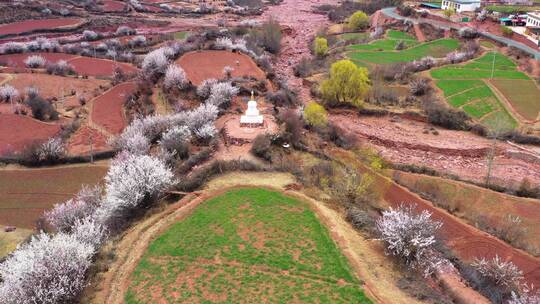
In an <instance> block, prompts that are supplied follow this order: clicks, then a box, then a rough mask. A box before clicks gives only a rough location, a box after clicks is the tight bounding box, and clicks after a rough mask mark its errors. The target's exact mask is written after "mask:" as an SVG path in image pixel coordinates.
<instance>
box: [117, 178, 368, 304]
mask: <svg viewBox="0 0 540 304" xmlns="http://www.w3.org/2000/svg"><path fill="white" fill-rule="evenodd" d="M129 283H130V287H129V290H128V293H127V294H126V299H125V300H126V302H127V303H158V302H175V303H206V302H230V303H241V302H244V301H245V299H250V300H251V301H252V302H256V303H261V302H271V303H286V302H304V303H308V302H309V303H315V302H329V303H371V301H370V300H369V299H367V298H366V296H365V295H364V293H363V291H362V289H361V288H360V283H359V281H358V279H357V278H356V277H355V276H354V275H353V274H352V272H351V269H350V268H349V266H348V264H347V260H346V259H345V257H344V256H343V255H342V254H341V253H340V252H339V250H338V248H337V246H336V244H335V243H334V242H333V241H332V239H331V238H330V235H329V233H328V231H327V230H326V229H325V228H324V227H323V226H322V225H321V223H320V222H319V221H318V219H317V217H316V216H315V214H314V213H313V212H312V211H311V210H310V209H309V206H308V205H307V204H305V203H303V202H300V201H298V200H295V199H293V198H290V197H286V196H284V195H282V194H279V193H277V192H273V191H270V190H264V189H255V188H253V189H237V190H230V191H228V192H226V193H225V194H223V195H221V196H218V197H215V198H212V199H210V200H208V201H206V202H205V203H203V204H202V205H200V206H199V207H197V209H196V210H195V211H194V212H193V214H192V215H191V216H190V217H188V218H187V219H185V220H182V221H180V222H178V223H176V224H174V225H173V226H172V227H171V228H169V229H168V230H167V231H165V232H164V233H163V234H162V235H161V236H159V237H158V238H157V239H155V240H154V241H153V242H152V243H151V244H150V245H149V247H148V249H147V252H146V253H145V255H144V256H143V258H142V260H141V261H140V262H139V264H138V266H137V267H136V269H135V271H134V272H133V273H132V275H131V279H130V282H129ZM149 290H151V291H152V292H148V291H149Z"/></svg>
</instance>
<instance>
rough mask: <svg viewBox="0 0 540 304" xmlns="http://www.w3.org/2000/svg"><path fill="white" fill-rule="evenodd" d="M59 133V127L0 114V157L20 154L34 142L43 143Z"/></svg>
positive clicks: (12, 115)
mask: <svg viewBox="0 0 540 304" xmlns="http://www.w3.org/2000/svg"><path fill="white" fill-rule="evenodd" d="M59 131H60V125H57V124H51V123H44V122H40V121H38V120H35V119H33V118H30V117H28V116H24V115H15V114H0V155H6V154H7V153H12V152H20V151H21V150H23V149H24V147H25V146H28V145H30V144H31V143H32V142H34V141H44V140H47V139H49V138H51V137H53V136H54V135H56V134H58V132H59Z"/></svg>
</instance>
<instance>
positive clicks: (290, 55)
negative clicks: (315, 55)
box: [259, 0, 336, 102]
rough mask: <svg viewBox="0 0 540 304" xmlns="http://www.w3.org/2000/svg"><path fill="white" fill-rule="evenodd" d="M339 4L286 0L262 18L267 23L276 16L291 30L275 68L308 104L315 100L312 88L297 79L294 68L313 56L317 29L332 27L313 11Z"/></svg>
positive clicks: (269, 9)
mask: <svg viewBox="0 0 540 304" xmlns="http://www.w3.org/2000/svg"><path fill="white" fill-rule="evenodd" d="M335 3H336V1H333V0H318V1H306V0H284V1H283V2H282V3H281V4H280V5H273V6H269V7H268V9H267V10H266V11H265V12H264V13H263V14H262V16H261V17H260V18H259V19H260V20H262V21H264V20H267V19H268V18H270V17H273V18H274V19H276V20H277V21H279V23H280V24H281V26H284V27H286V28H287V29H288V30H287V31H286V33H284V35H283V38H282V41H281V51H280V52H279V54H278V58H277V61H276V62H275V63H273V66H274V70H275V71H276V73H277V74H278V75H279V76H280V77H281V78H283V79H285V80H287V82H288V84H289V87H290V88H291V89H297V90H299V91H300V98H301V100H303V101H304V102H308V101H309V100H311V98H310V93H309V88H306V87H304V86H303V85H302V78H298V77H295V76H294V72H293V67H294V66H296V65H297V64H298V63H299V62H300V60H301V59H302V58H304V57H311V55H310V53H311V51H310V46H309V41H310V38H311V37H313V36H314V35H315V33H316V32H317V30H319V29H320V28H323V27H324V26H326V25H328V24H329V21H328V18H327V17H326V15H323V14H316V13H313V11H312V8H313V7H314V6H318V5H323V4H335ZM292 12H294V13H292Z"/></svg>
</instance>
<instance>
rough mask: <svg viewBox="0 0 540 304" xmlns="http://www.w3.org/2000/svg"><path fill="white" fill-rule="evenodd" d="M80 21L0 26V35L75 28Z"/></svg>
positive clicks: (50, 21) (63, 20) (62, 19)
mask: <svg viewBox="0 0 540 304" xmlns="http://www.w3.org/2000/svg"><path fill="white" fill-rule="evenodd" d="M82 21H83V20H82V19H79V18H59V19H42V20H25V21H20V22H13V23H8V24H4V25H1V26H0V35H9V34H21V33H26V32H30V31H34V30H43V29H45V30H50V29H56V28H64V27H70V26H76V25H78V24H80V23H81V22H82Z"/></svg>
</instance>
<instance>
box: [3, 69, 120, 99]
mask: <svg viewBox="0 0 540 304" xmlns="http://www.w3.org/2000/svg"><path fill="white" fill-rule="evenodd" d="M12 76H13V79H12V80H10V81H8V83H9V84H10V85H12V86H14V87H15V88H16V89H17V90H19V92H21V93H23V92H25V89H26V88H27V87H31V86H33V87H36V88H38V89H39V95H40V96H41V97H43V98H46V99H47V98H57V99H59V98H60V97H62V96H72V95H74V94H73V93H76V94H78V95H79V96H86V98H87V100H88V99H90V97H92V93H93V92H94V91H95V90H96V89H98V88H99V87H100V86H106V85H107V84H108V83H109V82H108V81H105V80H99V79H78V78H72V77H62V76H55V75H48V74H37V73H35V74H28V73H27V74H13V75H12Z"/></svg>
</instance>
